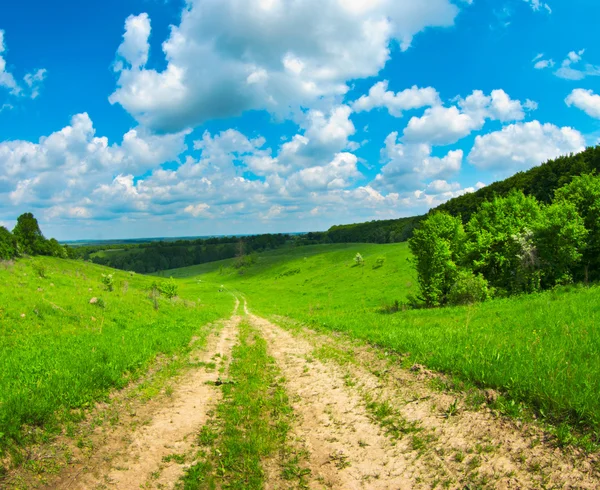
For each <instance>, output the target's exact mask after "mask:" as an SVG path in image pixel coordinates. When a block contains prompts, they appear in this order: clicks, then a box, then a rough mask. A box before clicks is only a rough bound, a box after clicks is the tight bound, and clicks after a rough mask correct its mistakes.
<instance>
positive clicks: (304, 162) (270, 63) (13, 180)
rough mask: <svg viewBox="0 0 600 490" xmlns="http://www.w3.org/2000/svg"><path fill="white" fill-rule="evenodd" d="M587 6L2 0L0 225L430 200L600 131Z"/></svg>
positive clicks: (197, 231) (398, 212)
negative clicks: (26, 219)
mask: <svg viewBox="0 0 600 490" xmlns="http://www.w3.org/2000/svg"><path fill="white" fill-rule="evenodd" d="M599 16H600V4H599V3H598V2H596V1H594V0H578V1H575V2H567V1H563V0H547V2H543V1H541V0H471V1H469V0H430V1H428V2H414V1H413V0H303V1H292V0H244V1H242V0H187V2H183V1H174V0H170V1H169V0H167V1H164V0H128V1H123V0H121V1H117V0H105V1H103V2H99V1H95V0H89V1H86V2H80V1H75V0H66V1H63V2H59V4H58V6H57V5H56V4H54V5H50V4H49V2H45V1H44V2H43V1H41V0H40V1H32V2H26V3H25V2H3V3H2V4H0V32H1V34H0V109H1V110H0V224H3V225H5V226H7V227H12V226H13V224H14V220H15V218H16V217H17V216H18V215H19V214H20V213H22V212H25V211H32V212H33V213H34V214H35V215H36V216H37V217H38V218H39V220H40V222H41V223H42V226H43V230H44V231H45V233H46V234H47V235H49V236H55V237H57V238H59V239H79V238H125V237H144V236H182V235H209V234H234V233H262V232H286V231H308V230H322V229H326V228H328V227H329V226H331V225H333V224H339V223H348V222H357V221H365V220H371V219H386V218H393V217H400V216H407V215H414V214H420V213H423V212H425V211H426V210H427V209H429V208H430V207H432V206H435V205H437V204H439V203H441V202H444V201H445V200H447V199H449V198H451V197H453V196H457V195H460V194H462V193H465V192H472V191H473V190H475V189H477V188H478V187H481V186H483V185H487V184H489V183H491V182H493V181H495V180H498V179H501V178H504V177H506V176H509V175H512V174H514V173H515V172H517V171H521V170H526V169H528V168H531V167H532V166H534V165H538V164H540V163H541V162H543V161H545V160H547V159H549V158H554V157H556V156H558V155H561V154H565V153H570V152H577V151H580V150H581V149H583V148H584V147H585V146H589V145H595V144H597V143H598V141H599V140H600V95H599V94H600V86H599V82H600V78H599V76H600V48H598V43H597V41H596V42H595V32H596V26H595V25H594V24H595V19H597V18H598V17H599Z"/></svg>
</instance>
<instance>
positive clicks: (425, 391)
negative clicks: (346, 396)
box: [275, 327, 600, 489]
mask: <svg viewBox="0 0 600 490" xmlns="http://www.w3.org/2000/svg"><path fill="white" fill-rule="evenodd" d="M275 328H278V327H275ZM295 332H296V329H295ZM286 333H287V334H288V335H290V336H291V337H292V338H293V339H294V340H295V341H296V342H298V341H302V342H306V343H308V344H309V345H310V346H311V347H312V350H311V353H315V352H316V353H317V354H318V352H319V349H323V348H325V349H331V350H332V351H333V352H336V351H337V354H335V353H334V354H330V358H331V360H332V361H331V362H332V363H333V364H335V365H337V367H338V368H339V369H340V370H341V371H342V373H343V374H341V375H342V376H346V380H348V379H349V378H350V379H351V380H352V381H351V384H353V389H354V390H355V391H356V392H358V393H361V394H362V397H363V399H364V398H365V397H368V398H370V399H371V400H376V401H379V402H387V403H388V404H389V405H390V406H393V407H394V408H395V410H396V414H395V416H396V418H397V419H398V420H404V421H406V422H408V423H412V424H417V425H416V426H418V428H419V429H421V430H422V432H419V433H418V437H419V438H420V440H424V441H426V446H425V447H423V448H422V449H421V450H420V451H419V459H418V464H419V466H418V468H417V470H416V471H415V473H414V475H413V480H412V482H411V485H407V486H404V487H400V488H411V487H420V486H424V487H426V488H431V487H432V486H434V485H433V484H434V483H436V482H439V483H444V482H446V485H448V486H449V488H464V487H465V486H467V485H469V488H470V487H474V488H499V489H504V488H506V489H508V488H573V489H575V488H577V489H596V488H600V460H599V457H598V455H597V454H586V453H585V452H584V451H582V450H579V449H577V448H573V447H569V448H566V449H563V450H561V449H559V448H556V447H555V446H553V445H552V444H551V443H550V442H549V441H548V439H549V437H548V434H547V433H545V432H544V431H543V430H542V428H541V427H539V426H538V425H535V424H527V423H525V424H523V423H522V422H516V421H514V420H510V419H506V418H502V417H497V416H494V415H493V414H492V413H491V411H490V410H489V409H487V408H480V409H468V408H467V405H468V404H467V403H466V400H465V397H464V395H463V394H461V393H445V392H440V391H437V390H434V389H433V388H432V380H438V381H443V380H444V376H442V375H438V374H434V373H432V372H430V371H428V370H426V369H424V368H423V367H420V366H415V369H413V370H412V372H411V371H409V370H407V369H403V368H402V367H401V366H399V364H398V358H397V357H395V356H387V355H386V354H385V353H384V352H383V351H379V350H378V349H375V348H372V347H369V346H366V345H361V344H360V343H357V342H352V341H351V340H349V339H348V338H346V337H345V336H343V335H339V334H331V335H326V334H320V333H317V332H314V331H312V330H309V329H301V330H300V333H295V335H291V334H290V333H289V332H286ZM318 357H320V358H323V357H328V356H327V354H326V353H325V355H324V356H318ZM334 360H335V361H334ZM489 395H491V396H494V393H493V392H492V393H489ZM405 439H406V437H405ZM403 442H404V440H400V441H398V444H399V446H400V447H404V448H406V445H405V444H403ZM409 449H410V448H409ZM413 449H414V448H413ZM407 456H408V457H409V458H410V455H406V454H405V457H407ZM412 456H413V457H414V452H413V453H412Z"/></svg>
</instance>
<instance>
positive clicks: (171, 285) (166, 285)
mask: <svg viewBox="0 0 600 490" xmlns="http://www.w3.org/2000/svg"><path fill="white" fill-rule="evenodd" d="M178 288H179V286H177V283H176V282H175V280H174V279H173V278H172V277H170V278H169V280H168V281H163V282H161V283H160V284H159V285H158V290H159V291H160V294H163V295H164V296H166V297H167V298H169V299H171V298H174V297H175V296H177V290H178Z"/></svg>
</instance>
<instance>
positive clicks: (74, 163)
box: [0, 113, 187, 215]
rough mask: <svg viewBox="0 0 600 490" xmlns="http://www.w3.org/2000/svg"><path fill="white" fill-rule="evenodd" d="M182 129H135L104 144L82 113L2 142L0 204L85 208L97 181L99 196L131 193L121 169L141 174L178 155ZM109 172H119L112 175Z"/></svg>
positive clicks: (180, 146)
mask: <svg viewBox="0 0 600 490" xmlns="http://www.w3.org/2000/svg"><path fill="white" fill-rule="evenodd" d="M186 134H187V131H183V132H180V133H176V134H169V135H162V136H161V135H153V134H151V133H149V132H148V131H147V130H144V129H139V128H136V129H132V130H131V131H129V132H127V133H126V134H125V135H124V136H123V140H122V142H121V144H120V145H116V144H113V145H109V144H108V139H107V138H106V137H97V136H96V135H95V129H94V127H93V124H92V121H91V119H90V118H89V116H88V115H87V114H86V113H83V114H77V115H75V116H73V118H72V119H71V124H70V125H69V126H66V127H65V128H63V129H61V130H60V131H56V132H54V133H52V134H51V135H49V136H47V137H42V138H40V140H39V142H38V143H31V142H28V141H19V140H16V141H5V142H3V143H0V207H2V206H15V205H30V206H37V205H40V206H45V207H48V208H50V207H54V211H53V212H54V213H56V212H58V211H64V212H66V211H67V210H68V209H75V208H87V206H88V205H89V204H90V203H89V202H87V201H86V199H88V197H89V196H90V195H92V193H93V192H94V189H96V187H97V186H98V185H100V184H102V185H104V186H105V187H104V188H103V190H102V191H101V192H100V195H102V196H104V197H106V198H107V199H108V198H109V197H110V198H111V199H112V197H111V195H109V193H108V191H109V189H110V188H112V189H114V190H115V192H114V198H116V199H117V200H118V198H119V196H120V194H119V193H123V194H124V195H125V196H128V195H129V196H130V195H131V192H123V191H127V190H131V189H134V188H135V185H134V181H133V177H132V176H131V175H130V176H129V177H131V178H129V177H127V175H126V174H125V173H127V172H131V173H135V174H140V173H143V172H145V171H147V170H150V169H153V168H155V167H157V166H158V165H160V164H162V163H164V162H168V161H172V160H177V159H178V156H179V154H180V153H181V152H182V151H184V150H185V148H186V146H185V143H184V138H185V136H186ZM121 174H125V175H126V177H127V179H129V180H127V179H125V177H122V176H121ZM114 175H118V176H117V177H116V178H114V179H113V176H114ZM124 179H125V180H124ZM107 182H108V184H107ZM111 186H112V187H111ZM109 204H111V205H112V204H113V203H109ZM80 214H81V213H80ZM81 215H82V214H81Z"/></svg>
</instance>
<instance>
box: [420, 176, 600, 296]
mask: <svg viewBox="0 0 600 490" xmlns="http://www.w3.org/2000/svg"><path fill="white" fill-rule="evenodd" d="M569 181H570V182H569V183H568V184H566V185H564V186H562V187H560V188H558V189H556V190H555V191H554V193H553V197H552V199H550V201H549V202H544V201H543V200H539V199H538V198H536V197H535V196H534V195H531V194H530V195H526V194H525V193H524V192H523V190H520V189H512V190H511V191H510V192H509V193H508V195H506V196H505V197H495V198H493V199H492V200H490V201H483V202H482V203H481V204H480V206H479V207H478V209H477V210H476V211H475V212H473V213H472V214H471V215H470V218H469V220H468V221H467V222H466V223H463V219H462V217H461V215H452V214H450V213H449V212H447V211H445V210H436V211H434V212H432V213H431V214H430V215H429V216H428V217H427V218H426V219H425V220H423V221H422V222H421V224H420V226H419V228H418V229H416V230H415V231H414V235H413V237H412V238H411V239H410V240H409V247H410V249H411V251H412V253H413V256H414V263H415V267H416V270H417V275H418V282H419V287H420V295H419V297H418V298H413V299H412V301H413V302H415V303H417V304H418V303H419V302H421V303H422V304H423V305H425V306H427V307H433V306H443V305H447V304H465V303H472V302H475V301H483V300H485V299H488V298H490V297H492V296H510V295H514V294H520V293H531V292H535V291H539V290H543V289H549V288H553V287H555V286H557V285H564V284H569V283H573V282H586V283H587V282H588V281H597V280H599V279H600V177H598V176H597V175H595V174H584V175H580V176H576V177H572V178H569Z"/></svg>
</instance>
